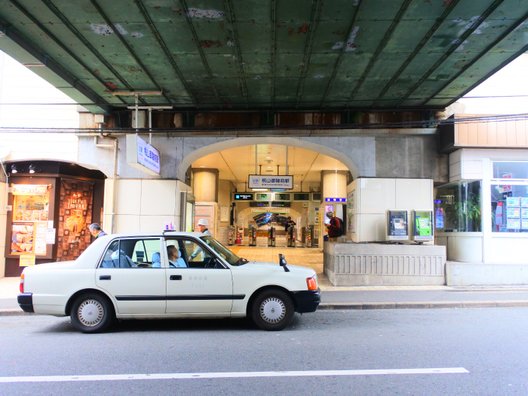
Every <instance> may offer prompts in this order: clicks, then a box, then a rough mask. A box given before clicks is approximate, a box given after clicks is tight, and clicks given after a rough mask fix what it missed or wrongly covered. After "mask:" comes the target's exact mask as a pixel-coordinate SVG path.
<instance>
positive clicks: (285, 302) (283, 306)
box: [251, 290, 295, 330]
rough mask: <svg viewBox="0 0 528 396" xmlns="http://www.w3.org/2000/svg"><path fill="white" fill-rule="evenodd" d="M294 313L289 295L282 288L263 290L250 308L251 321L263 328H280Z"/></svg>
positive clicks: (284, 325) (288, 321) (289, 320)
mask: <svg viewBox="0 0 528 396" xmlns="http://www.w3.org/2000/svg"><path fill="white" fill-rule="evenodd" d="M294 313H295V308H294V305H293V301H292V299H291V297H290V296H289V295H288V294H287V293H286V292H284V291H282V290H265V291H263V292H261V293H260V294H259V295H258V296H257V297H256V298H255V300H254V302H253V306H252V308H251V317H252V319H253V322H254V323H255V324H256V325H257V326H258V327H259V328H261V329H263V330H282V329H284V328H285V327H286V326H288V325H289V324H290V322H291V320H292V318H293V315H294Z"/></svg>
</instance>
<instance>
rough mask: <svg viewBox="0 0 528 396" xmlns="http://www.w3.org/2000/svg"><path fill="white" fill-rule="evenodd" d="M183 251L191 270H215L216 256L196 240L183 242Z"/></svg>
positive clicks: (184, 240)
mask: <svg viewBox="0 0 528 396" xmlns="http://www.w3.org/2000/svg"><path fill="white" fill-rule="evenodd" d="M181 251H182V254H183V255H184V256H185V257H186V259H187V263H188V266H189V268H214V266H215V262H216V260H215V256H214V255H213V254H212V253H211V252H209V250H207V249H205V248H202V246H201V245H200V244H198V243H197V242H196V241H194V240H191V239H183V240H181Z"/></svg>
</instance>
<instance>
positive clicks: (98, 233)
mask: <svg viewBox="0 0 528 396" xmlns="http://www.w3.org/2000/svg"><path fill="white" fill-rule="evenodd" d="M88 230H90V234H92V236H93V237H94V238H96V239H97V238H99V237H102V236H105V235H106V232H104V231H103V229H102V228H101V226H100V225H99V224H97V223H92V224H90V225H89V226H88Z"/></svg>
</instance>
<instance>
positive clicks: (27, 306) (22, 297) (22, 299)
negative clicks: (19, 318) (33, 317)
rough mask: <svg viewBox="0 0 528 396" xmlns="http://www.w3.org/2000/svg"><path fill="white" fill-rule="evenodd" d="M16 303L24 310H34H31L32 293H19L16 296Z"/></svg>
mask: <svg viewBox="0 0 528 396" xmlns="http://www.w3.org/2000/svg"><path fill="white" fill-rule="evenodd" d="M17 301H18V305H20V308H22V311H24V312H35V311H34V310H33V293H21V294H19V295H18V297H17Z"/></svg>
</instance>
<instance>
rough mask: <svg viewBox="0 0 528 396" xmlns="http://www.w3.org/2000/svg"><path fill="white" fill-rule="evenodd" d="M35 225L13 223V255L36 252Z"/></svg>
mask: <svg viewBox="0 0 528 396" xmlns="http://www.w3.org/2000/svg"><path fill="white" fill-rule="evenodd" d="M34 232H35V229H34V226H33V223H30V222H27V223H18V222H17V223H13V224H12V226H11V254H24V253H34V252H35V245H34V240H35V235H34Z"/></svg>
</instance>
